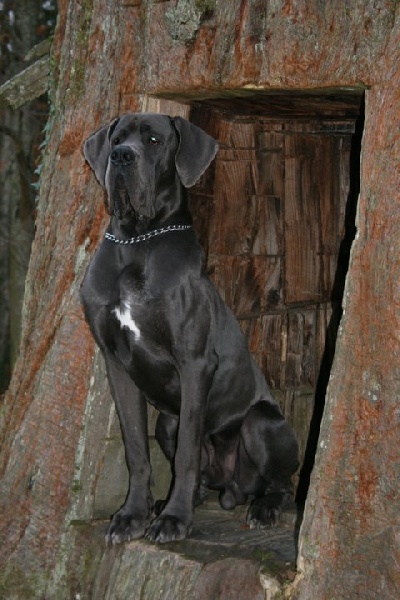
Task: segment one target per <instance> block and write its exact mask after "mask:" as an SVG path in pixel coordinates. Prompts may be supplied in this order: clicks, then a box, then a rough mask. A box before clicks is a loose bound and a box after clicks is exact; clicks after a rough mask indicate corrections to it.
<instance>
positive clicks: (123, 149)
mask: <svg viewBox="0 0 400 600" xmlns="http://www.w3.org/2000/svg"><path fill="white" fill-rule="evenodd" d="M110 160H111V162H112V164H113V165H114V166H115V167H121V166H126V165H130V164H131V163H133V161H134V160H135V155H134V153H133V151H132V150H131V149H130V148H129V146H118V147H117V148H114V150H113V151H112V152H111V154H110Z"/></svg>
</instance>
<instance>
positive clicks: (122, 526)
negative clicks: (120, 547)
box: [106, 513, 149, 545]
mask: <svg viewBox="0 0 400 600" xmlns="http://www.w3.org/2000/svg"><path fill="white" fill-rule="evenodd" d="M148 525H149V519H140V518H135V517H134V516H132V515H129V514H121V513H116V514H115V515H114V516H113V518H112V519H111V523H110V525H109V527H108V530H107V533H106V544H112V545H115V544H121V543H122V542H129V541H130V540H137V539H139V538H141V537H143V536H144V534H145V532H146V529H147V527H148Z"/></svg>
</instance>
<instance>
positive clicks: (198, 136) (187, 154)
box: [173, 117, 218, 188]
mask: <svg viewBox="0 0 400 600" xmlns="http://www.w3.org/2000/svg"><path fill="white" fill-rule="evenodd" d="M173 123H174V126H175V129H176V130H177V132H178V135H179V147H178V150H177V153H176V155H175V164H176V170H177V171H178V175H179V177H180V180H181V181H182V183H183V185H184V186H185V187H187V188H189V187H192V185H194V184H195V183H196V181H198V180H199V179H200V177H201V175H202V174H203V173H204V171H205V170H206V169H207V167H208V166H209V165H210V163H211V161H212V160H213V159H214V158H215V155H216V154H217V152H218V144H217V142H216V141H215V140H214V138H212V137H211V136H210V135H208V134H207V133H206V132H205V131H203V130H202V129H200V127H197V126H196V125H193V123H190V122H189V121H186V119H182V117H174V119H173Z"/></svg>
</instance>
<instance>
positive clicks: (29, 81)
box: [0, 42, 50, 109]
mask: <svg viewBox="0 0 400 600" xmlns="http://www.w3.org/2000/svg"><path fill="white" fill-rule="evenodd" d="M39 46H40V48H39V49H37V47H36V46H35V49H32V51H31V53H30V54H29V55H28V57H29V59H31V58H33V57H35V58H36V57H37V56H41V58H39V59H38V60H36V61H35V62H34V63H33V64H32V65H29V67H27V68H26V69H24V70H23V71H21V72H20V73H18V74H17V75H15V76H14V77H13V78H12V79H10V80H9V81H6V82H5V83H3V85H2V86H0V108H1V107H4V106H10V107H11V108H14V109H15V108H20V107H21V106H23V105H24V104H27V103H28V102H31V101H32V100H35V99H36V98H39V96H41V95H42V94H45V93H46V91H47V88H48V84H49V73H50V57H49V56H48V55H46V56H42V52H43V49H44V48H46V52H48V43H47V42H46V45H45V46H41V45H39Z"/></svg>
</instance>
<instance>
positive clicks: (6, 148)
mask: <svg viewBox="0 0 400 600" xmlns="http://www.w3.org/2000/svg"><path fill="white" fill-rule="evenodd" d="M8 10H14V13H13V14H14V18H15V21H11V22H10V23H9V27H8V29H7V27H6V22H7V18H6V14H7V11H8ZM41 19H42V15H41V13H40V1H38V0H26V1H24V2H22V3H19V5H18V7H17V9H15V7H14V4H13V3H12V2H6V3H4V6H3V7H2V41H3V43H4V42H5V40H7V41H8V43H9V48H10V50H9V51H7V49H6V48H4V47H3V48H2V53H1V54H2V56H1V59H2V60H1V63H0V67H1V71H2V72H1V78H2V80H4V79H10V78H11V79H12V77H13V75H14V74H15V73H16V72H17V71H18V70H22V69H24V67H26V65H27V63H26V62H25V60H24V59H25V56H26V55H27V53H28V51H29V50H31V48H32V47H33V46H34V44H35V43H36V42H37V40H38V33H37V29H38V26H39V23H40V21H41ZM24 85H27V79H26V76H23V77H22V78H19V79H18V78H17V84H16V86H14V91H13V93H14V97H16V96H18V97H19V98H20V102H19V103H18V105H17V106H18V110H12V109H11V108H10V103H8V102H3V101H2V98H1V94H2V92H1V90H3V89H4V87H6V84H4V85H3V86H1V88H0V106H1V109H2V110H1V120H2V123H1V125H0V187H1V214H0V221H1V225H0V228H1V256H0V281H1V293H0V315H1V318H0V391H4V389H5V388H6V387H7V385H8V383H9V377H10V372H11V369H12V366H13V365H14V363H15V361H16V358H17V354H18V350H19V342H20V337H21V311H22V301H23V296H24V286H25V276H26V272H27V269H28V262H29V256H30V249H31V243H32V239H33V233H34V209H35V196H36V192H35V189H34V187H33V185H32V184H33V183H34V181H35V169H36V166H37V164H36V160H37V158H38V156H39V145H40V143H41V141H42V139H43V136H42V130H43V127H44V124H45V119H46V113H47V105H46V102H45V100H44V99H42V100H40V101H35V102H29V101H31V100H32V99H33V98H37V97H38V96H39V94H37V93H36V94H35V95H34V96H32V95H30V96H29V97H28V96H24V98H23V100H22V94H21V86H24ZM44 91H45V89H43V88H42V89H41V93H43V92H44Z"/></svg>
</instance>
